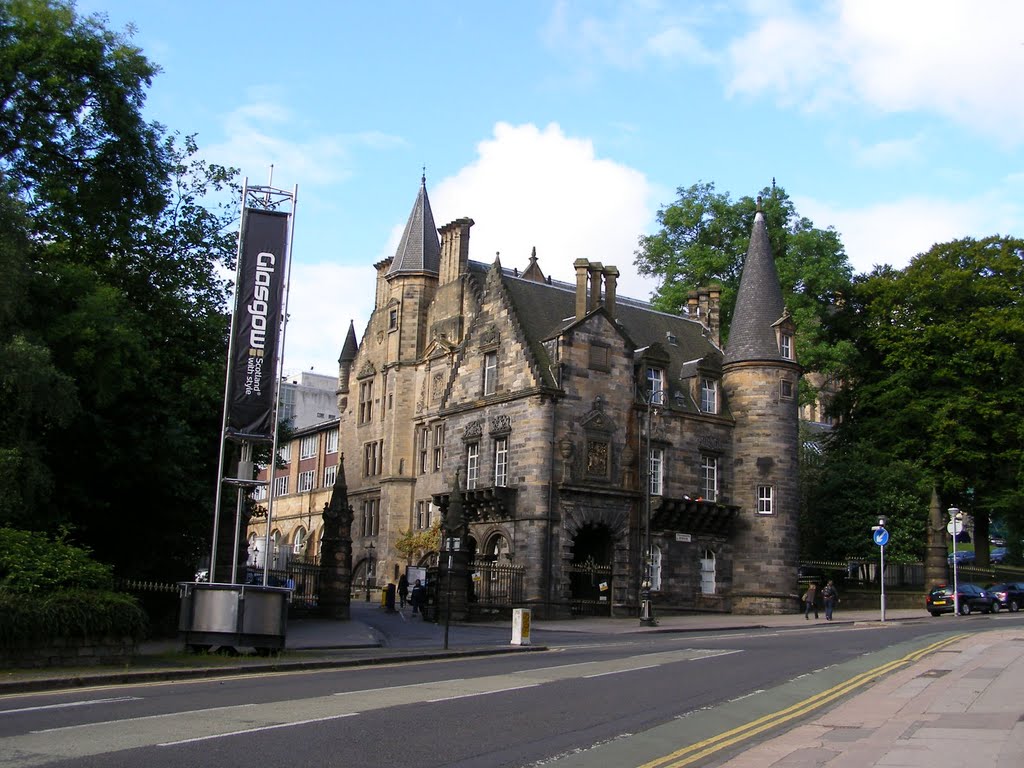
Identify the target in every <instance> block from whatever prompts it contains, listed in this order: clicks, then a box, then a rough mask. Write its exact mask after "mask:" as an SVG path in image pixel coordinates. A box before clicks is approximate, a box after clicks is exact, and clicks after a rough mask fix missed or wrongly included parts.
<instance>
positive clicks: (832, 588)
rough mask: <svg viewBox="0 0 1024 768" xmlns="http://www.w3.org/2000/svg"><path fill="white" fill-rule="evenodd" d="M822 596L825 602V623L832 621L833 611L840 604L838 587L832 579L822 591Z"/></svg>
mask: <svg viewBox="0 0 1024 768" xmlns="http://www.w3.org/2000/svg"><path fill="white" fill-rule="evenodd" d="M821 596H822V598H824V600H825V621H832V611H833V609H834V608H835V607H836V604H837V603H838V602H839V592H837V591H836V585H835V584H833V583H832V580H831V579H830V580H829V582H828V584H826V585H825V588H824V589H823V590H821Z"/></svg>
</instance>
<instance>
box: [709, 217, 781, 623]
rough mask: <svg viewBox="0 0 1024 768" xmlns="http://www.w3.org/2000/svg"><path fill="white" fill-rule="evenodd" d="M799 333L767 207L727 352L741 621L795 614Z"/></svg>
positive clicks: (754, 237) (757, 220) (735, 593)
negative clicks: (771, 238) (737, 509)
mask: <svg viewBox="0 0 1024 768" xmlns="http://www.w3.org/2000/svg"><path fill="white" fill-rule="evenodd" d="M794 329H795V326H794V323H793V320H792V318H791V317H790V316H789V314H788V313H787V312H786V308H785V305H784V303H783V299H782V289H781V287H780V285H779V277H778V273H777V271H776V269H775V261H774V259H773V257H772V253H771V246H770V244H769V241H768V228H767V225H766V223H765V217H764V213H763V212H762V211H761V201H760V198H758V206H757V213H756V214H755V216H754V227H753V231H752V232H751V237H750V247H749V249H748V251H747V256H746V259H745V261H744V264H743V275H742V277H741V278H740V288H739V294H738V296H737V299H736V309H735V312H734V314H733V323H732V327H731V329H730V332H729V340H728V343H727V345H726V348H725V356H724V360H723V367H722V386H723V389H724V390H725V395H726V398H727V401H728V404H729V408H730V410H731V412H732V414H733V417H734V419H735V423H736V427H735V433H734V436H733V450H734V453H733V479H734V488H735V493H734V502H735V503H736V504H737V505H738V506H739V507H740V508H741V509H742V510H743V517H742V519H741V520H740V521H739V523H738V525H737V531H736V546H735V553H736V554H735V560H734V562H733V589H732V609H733V611H734V612H735V613H748V614H773V613H785V612H789V611H792V610H794V609H795V608H796V599H795V598H794V594H793V591H794V587H795V585H796V572H797V566H798V564H799V563H798V558H799V542H798V539H797V536H798V533H797V515H798V507H799V495H798V482H799V467H798V457H799V450H798V448H799V437H798V423H799V411H798V392H797V386H798V383H799V378H800V366H799V365H798V364H797V362H796V351H795V346H794V342H795V338H794Z"/></svg>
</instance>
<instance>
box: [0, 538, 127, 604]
mask: <svg viewBox="0 0 1024 768" xmlns="http://www.w3.org/2000/svg"><path fill="white" fill-rule="evenodd" d="M65 536H66V533H65V534H62V535H61V536H60V537H59V538H57V539H51V538H49V537H48V536H47V535H46V534H44V533H38V532H35V531H20V530H16V529H14V528H0V590H3V591H6V592H16V593H21V594H38V593H41V592H52V591H55V590H60V589H99V590H109V589H110V588H111V587H112V586H113V572H112V569H111V567H110V566H109V565H104V564H103V563H98V562H96V561H95V560H93V559H92V557H91V555H90V553H89V550H87V549H84V548H82V547H76V546H74V545H73V544H68V543H67V541H65Z"/></svg>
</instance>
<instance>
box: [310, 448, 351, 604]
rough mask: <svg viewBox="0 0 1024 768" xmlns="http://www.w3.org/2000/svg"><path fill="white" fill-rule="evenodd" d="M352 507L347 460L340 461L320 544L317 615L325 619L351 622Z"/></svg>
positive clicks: (326, 509)
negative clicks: (346, 468)
mask: <svg viewBox="0 0 1024 768" xmlns="http://www.w3.org/2000/svg"><path fill="white" fill-rule="evenodd" d="M352 517H353V512H352V507H350V506H349V504H348V486H347V485H346V484H345V458H344V456H342V457H340V458H339V464H338V475H337V477H336V479H335V481H334V488H333V489H332V490H331V500H330V501H329V502H327V504H325V505H324V512H323V521H324V528H323V531H324V534H323V538H322V539H321V542H320V590H319V596H318V598H317V615H318V616H320V617H321V618H324V619H339V620H345V619H348V618H350V615H349V605H350V603H351V599H352Z"/></svg>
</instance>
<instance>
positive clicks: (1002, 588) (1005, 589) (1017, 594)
mask: <svg viewBox="0 0 1024 768" xmlns="http://www.w3.org/2000/svg"><path fill="white" fill-rule="evenodd" d="M985 591H986V592H988V593H989V594H992V595H995V596H996V599H997V600H998V601H999V605H1000V606H1001V607H1003V608H1005V609H1006V610H1008V611H1013V612H1016V611H1019V610H1020V607H1021V606H1022V605H1024V584H1020V583H1014V582H1012V581H1011V582H1007V583H1005V584H993V585H991V586H989V587H985Z"/></svg>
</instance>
